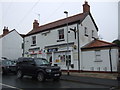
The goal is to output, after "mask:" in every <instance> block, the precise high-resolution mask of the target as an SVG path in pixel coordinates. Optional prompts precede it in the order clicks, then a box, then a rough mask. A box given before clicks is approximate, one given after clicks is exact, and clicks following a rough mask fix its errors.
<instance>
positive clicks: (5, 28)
mask: <svg viewBox="0 0 120 90" xmlns="http://www.w3.org/2000/svg"><path fill="white" fill-rule="evenodd" d="M8 33H9V30H8V27H6V26H4V29H3V35H6V34H8Z"/></svg>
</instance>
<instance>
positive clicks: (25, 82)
mask: <svg viewBox="0 0 120 90" xmlns="http://www.w3.org/2000/svg"><path fill="white" fill-rule="evenodd" d="M0 85H2V88H3V89H2V90H5V89H6V88H7V89H13V90H14V89H17V90H25V89H38V88H96V89H98V88H99V89H100V90H101V89H102V90H110V89H109V88H110V87H108V86H102V85H94V84H85V83H79V82H72V81H65V80H60V81H53V80H47V81H45V82H38V81H37V80H35V79H32V78H31V77H24V78H23V79H17V78H16V75H13V74H9V75H4V76H2V83H0ZM96 89H95V90H96Z"/></svg>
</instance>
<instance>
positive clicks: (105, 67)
mask: <svg viewBox="0 0 120 90" xmlns="http://www.w3.org/2000/svg"><path fill="white" fill-rule="evenodd" d="M81 50H82V55H81V56H82V59H81V62H82V66H81V67H82V70H83V71H101V72H106V71H110V72H116V71H117V65H118V57H119V52H118V50H119V48H118V46H117V45H116V44H113V43H109V42H105V41H102V40H93V41H92V42H90V43H88V44H87V45H85V46H83V47H82V48H81Z"/></svg>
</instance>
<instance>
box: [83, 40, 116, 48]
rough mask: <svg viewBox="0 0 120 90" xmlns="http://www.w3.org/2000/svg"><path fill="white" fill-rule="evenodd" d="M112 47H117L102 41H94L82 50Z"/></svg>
mask: <svg viewBox="0 0 120 90" xmlns="http://www.w3.org/2000/svg"><path fill="white" fill-rule="evenodd" d="M110 46H117V45H116V44H114V43H109V42H106V41H102V40H93V41H92V42H90V43H88V44H87V45H85V46H83V47H82V48H81V49H93V48H101V47H110Z"/></svg>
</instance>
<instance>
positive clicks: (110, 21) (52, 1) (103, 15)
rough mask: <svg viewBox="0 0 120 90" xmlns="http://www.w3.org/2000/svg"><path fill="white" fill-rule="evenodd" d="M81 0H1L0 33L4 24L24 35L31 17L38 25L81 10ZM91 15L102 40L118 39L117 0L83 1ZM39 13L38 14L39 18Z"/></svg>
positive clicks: (29, 28) (29, 24)
mask: <svg viewBox="0 0 120 90" xmlns="http://www.w3.org/2000/svg"><path fill="white" fill-rule="evenodd" d="M84 1H85V0H33V1H32V0H20V1H18V0H3V1H2V0H1V3H0V11H1V12H0V16H1V17H0V20H1V21H0V34H2V30H3V27H4V26H7V27H8V28H9V29H10V30H12V29H16V30H17V31H18V32H19V33H21V34H26V33H28V32H29V31H30V30H31V29H32V25H33V21H34V19H38V20H39V19H40V21H39V22H40V25H44V24H47V23H50V22H52V21H56V20H59V19H63V18H65V14H64V11H68V14H69V16H72V15H75V14H79V13H82V10H83V7H82V5H83V4H84ZM87 1H88V3H89V5H90V8H91V14H92V16H93V18H94V20H95V22H96V24H97V26H98V28H99V35H100V36H101V37H102V38H103V40H106V41H109V42H111V41H113V40H115V39H117V38H118V0H87ZM39 14H40V17H39Z"/></svg>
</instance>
